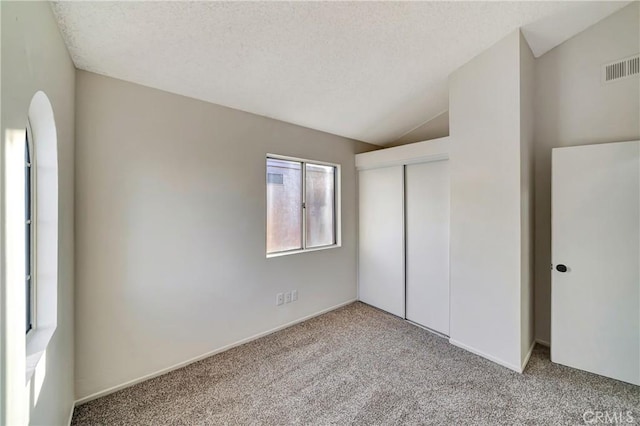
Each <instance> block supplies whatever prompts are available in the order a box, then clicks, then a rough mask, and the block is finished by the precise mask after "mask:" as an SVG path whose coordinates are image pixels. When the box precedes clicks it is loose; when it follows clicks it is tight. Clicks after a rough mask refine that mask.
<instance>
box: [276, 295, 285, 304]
mask: <svg viewBox="0 0 640 426" xmlns="http://www.w3.org/2000/svg"><path fill="white" fill-rule="evenodd" d="M283 303H284V294H282V293H278V295H277V296H276V305H282V304H283Z"/></svg>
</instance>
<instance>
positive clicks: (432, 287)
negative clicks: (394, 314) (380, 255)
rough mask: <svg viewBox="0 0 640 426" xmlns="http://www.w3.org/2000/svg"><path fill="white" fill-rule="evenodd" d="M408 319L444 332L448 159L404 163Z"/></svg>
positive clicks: (446, 323) (446, 315)
mask: <svg viewBox="0 0 640 426" xmlns="http://www.w3.org/2000/svg"><path fill="white" fill-rule="evenodd" d="M405 185H406V188H405V203H406V204H405V206H406V207H405V208H406V251H407V253H406V258H407V259H406V262H407V265H406V267H407V272H406V274H407V283H406V288H407V290H406V291H407V298H406V303H407V319H408V320H410V321H413V322H415V323H417V324H420V325H423V326H425V327H428V328H430V329H432V330H435V331H437V332H440V333H442V334H445V335H447V336H448V335H449V161H447V160H445V161H434V162H429V163H421V164H410V165H408V166H407V167H406V181H405Z"/></svg>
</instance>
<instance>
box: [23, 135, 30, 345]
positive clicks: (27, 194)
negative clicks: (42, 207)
mask: <svg viewBox="0 0 640 426" xmlns="http://www.w3.org/2000/svg"><path fill="white" fill-rule="evenodd" d="M30 154H31V153H30V152H29V140H26V141H25V150H24V163H25V165H24V213H25V214H24V223H25V232H24V248H25V253H24V265H25V271H24V275H25V289H24V290H25V300H26V306H25V308H26V309H25V313H26V318H25V319H26V327H25V328H26V332H27V333H28V332H29V330H31V282H32V279H31V167H30V163H31V155H30Z"/></svg>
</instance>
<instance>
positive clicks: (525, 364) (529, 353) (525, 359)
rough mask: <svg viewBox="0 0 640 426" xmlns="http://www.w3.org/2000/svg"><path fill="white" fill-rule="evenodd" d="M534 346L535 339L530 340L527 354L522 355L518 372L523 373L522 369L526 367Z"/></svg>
mask: <svg viewBox="0 0 640 426" xmlns="http://www.w3.org/2000/svg"><path fill="white" fill-rule="evenodd" d="M535 346H536V341H535V340H534V341H533V342H531V347H530V348H529V352H528V353H527V356H525V357H524V360H523V361H522V367H521V368H520V372H521V373H523V372H524V369H525V368H527V364H528V363H529V359H530V358H531V354H532V353H533V348H535Z"/></svg>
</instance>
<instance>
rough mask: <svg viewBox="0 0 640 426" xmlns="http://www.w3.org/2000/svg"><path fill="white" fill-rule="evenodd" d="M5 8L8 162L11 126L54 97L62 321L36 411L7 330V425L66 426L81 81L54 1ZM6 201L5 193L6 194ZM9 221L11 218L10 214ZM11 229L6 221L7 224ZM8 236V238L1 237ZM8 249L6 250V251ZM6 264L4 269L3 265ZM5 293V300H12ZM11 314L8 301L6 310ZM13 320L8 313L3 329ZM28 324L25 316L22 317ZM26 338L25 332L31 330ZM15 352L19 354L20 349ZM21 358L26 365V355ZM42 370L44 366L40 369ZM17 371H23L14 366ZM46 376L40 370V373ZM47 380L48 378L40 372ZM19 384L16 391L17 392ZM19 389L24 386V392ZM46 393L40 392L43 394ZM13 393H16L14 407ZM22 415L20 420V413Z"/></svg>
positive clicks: (34, 394)
mask: <svg viewBox="0 0 640 426" xmlns="http://www.w3.org/2000/svg"><path fill="white" fill-rule="evenodd" d="M1 11H2V138H3V143H2V151H1V153H2V161H4V146H5V142H6V141H5V137H6V134H7V131H8V130H10V129H24V128H25V127H26V125H27V111H28V108H29V104H30V102H31V99H32V97H33V95H34V94H35V93H36V92H37V91H38V90H42V91H44V92H45V93H46V95H47V96H48V98H49V100H50V101H51V104H52V107H53V112H54V115H55V121H56V127H57V137H58V169H59V181H58V207H59V215H58V221H59V233H58V237H59V241H58V253H59V264H58V320H57V329H56V332H55V334H54V335H53V338H52V339H51V341H50V343H49V346H48V347H47V350H46V353H45V355H44V356H43V358H42V359H41V362H44V363H45V366H46V370H45V373H46V374H44V380H43V382H42V384H41V385H36V384H35V381H36V380H31V381H30V382H29V384H28V386H27V388H26V392H27V395H24V398H25V399H26V400H28V402H26V403H25V406H26V404H28V408H27V409H25V410H23V409H22V407H20V405H19V404H20V402H19V400H20V399H22V397H23V395H22V394H21V392H22V390H25V386H24V358H23V357H24V340H22V343H21V344H16V342H13V343H14V344H13V346H12V345H7V341H6V340H5V337H6V336H7V333H6V332H5V330H4V329H3V330H2V333H1V334H2V336H3V339H2V343H1V349H2V351H1V352H2V365H1V368H0V380H2V385H3V387H4V386H5V385H8V387H9V392H10V393H9V394H5V395H3V397H2V398H0V400H1V401H2V402H1V403H2V406H0V412H2V413H3V415H10V416H13V417H12V419H13V420H9V421H7V419H6V418H4V419H3V418H1V417H0V423H2V422H3V421H5V422H8V423H14V420H15V423H19V422H21V421H18V420H17V418H18V417H20V416H24V417H28V419H29V422H30V423H31V424H46V425H52V424H66V423H67V422H68V420H69V415H70V412H71V408H72V404H73V400H74V395H73V357H74V351H73V261H74V247H73V243H74V238H73V230H74V208H73V206H74V198H73V195H74V191H73V185H74V184H73V182H74V175H73V172H74V167H73V163H74V88H75V83H74V78H75V68H74V66H73V63H72V62H71V59H70V58H69V55H68V53H67V50H66V47H65V45H64V43H63V41H62V37H61V36H60V34H59V32H58V27H57V24H56V22H55V20H54V18H53V14H52V12H51V8H50V5H49V3H48V2H5V1H3V2H1ZM2 199H4V196H3V197H2ZM3 220H4V219H3ZM0 225H1V226H0V229H4V221H3V222H2V224H0ZM1 240H2V241H4V239H1ZM2 251H3V252H4V247H3V248H2ZM0 269H3V268H0ZM1 288H2V289H4V288H5V283H4V282H3V283H2V286H1ZM4 296H5V294H4V290H3V294H2V297H0V300H2V302H3V303H9V302H7V300H6V298H5V297H4ZM0 312H2V313H3V315H6V314H7V309H6V306H1V307H0ZM6 324H7V318H6V317H4V316H3V317H2V321H0V326H5V325H6ZM20 324H24V319H22V318H21V319H20ZM23 336H24V335H23ZM17 350H19V351H20V352H21V354H20V355H19V356H18V358H20V357H22V361H21V363H22V364H21V367H16V365H17V364H10V363H11V361H9V363H8V361H7V358H8V355H9V357H10V354H9V352H13V351H17ZM14 355H15V353H14ZM14 361H15V362H16V363H18V361H19V360H18V359H15V357H14ZM11 368H14V369H16V368H17V370H20V369H22V372H19V373H17V376H16V377H17V379H16V380H17V383H16V384H15V386H14V385H13V384H11V383H7V380H11V375H7V374H6V373H7V369H11ZM39 368H40V367H39ZM13 373H15V371H13ZM36 374H38V373H36ZM40 377H41V376H40ZM11 389H13V390H11ZM16 389H19V391H18V390H16ZM38 390H39V392H38ZM0 393H1V391H0ZM7 397H8V398H13V403H12V404H11V406H7V405H6V403H7V401H8V399H7ZM16 416H18V417H16Z"/></svg>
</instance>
